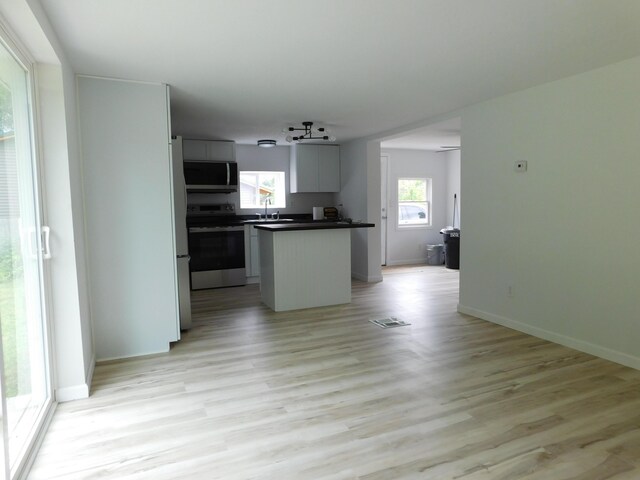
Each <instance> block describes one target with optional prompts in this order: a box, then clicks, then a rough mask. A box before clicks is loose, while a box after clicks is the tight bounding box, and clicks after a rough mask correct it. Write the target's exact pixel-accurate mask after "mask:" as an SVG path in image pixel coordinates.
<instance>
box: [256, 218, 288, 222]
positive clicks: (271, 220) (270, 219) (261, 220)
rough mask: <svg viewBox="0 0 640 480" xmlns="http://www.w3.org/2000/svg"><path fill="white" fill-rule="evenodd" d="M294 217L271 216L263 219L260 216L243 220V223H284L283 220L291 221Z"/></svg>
mask: <svg viewBox="0 0 640 480" xmlns="http://www.w3.org/2000/svg"><path fill="white" fill-rule="evenodd" d="M293 221H294V219H293V218H281V219H279V220H276V219H273V218H268V219H266V220H265V219H264V218H261V219H260V220H258V219H257V218H256V219H252V220H245V221H244V223H285V222H293Z"/></svg>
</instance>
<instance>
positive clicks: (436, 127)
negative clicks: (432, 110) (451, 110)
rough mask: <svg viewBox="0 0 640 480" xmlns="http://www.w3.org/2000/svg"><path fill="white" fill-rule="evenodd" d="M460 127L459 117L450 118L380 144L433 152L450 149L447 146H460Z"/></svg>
mask: <svg viewBox="0 0 640 480" xmlns="http://www.w3.org/2000/svg"><path fill="white" fill-rule="evenodd" d="M460 127H461V125H460V118H459V117H457V118H452V119H449V120H446V121H444V122H438V123H435V124H432V125H428V126H426V127H422V128H419V129H416V130H411V131H408V132H405V133H403V134H401V135H400V136H397V137H394V138H391V139H386V140H383V141H382V142H380V146H381V147H382V148H403V149H412V150H431V151H435V152H442V151H447V150H451V148H448V147H460V141H461V138H460ZM457 149H458V148H456V149H455V150H457Z"/></svg>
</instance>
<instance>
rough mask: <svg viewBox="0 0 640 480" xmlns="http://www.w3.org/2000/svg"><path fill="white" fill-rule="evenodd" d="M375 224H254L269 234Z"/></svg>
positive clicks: (363, 226) (361, 226) (366, 226)
mask: <svg viewBox="0 0 640 480" xmlns="http://www.w3.org/2000/svg"><path fill="white" fill-rule="evenodd" d="M375 226H376V225H375V223H355V222H353V223H348V222H317V223H275V224H268V225H267V224H264V223H259V224H255V225H254V228H256V229H258V230H267V231H269V232H291V231H294V230H334V229H338V228H371V227H375Z"/></svg>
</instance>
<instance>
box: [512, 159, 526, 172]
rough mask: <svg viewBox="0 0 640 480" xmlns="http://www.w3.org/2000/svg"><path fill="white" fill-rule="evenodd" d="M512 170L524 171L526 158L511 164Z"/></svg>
mask: <svg viewBox="0 0 640 480" xmlns="http://www.w3.org/2000/svg"><path fill="white" fill-rule="evenodd" d="M513 168H514V170H515V171H516V172H526V171H527V161H526V160H520V161H519V162H516V163H515V164H514V166H513Z"/></svg>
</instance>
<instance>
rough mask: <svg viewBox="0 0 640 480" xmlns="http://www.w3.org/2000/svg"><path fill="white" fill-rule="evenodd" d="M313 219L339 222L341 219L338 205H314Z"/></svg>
mask: <svg viewBox="0 0 640 480" xmlns="http://www.w3.org/2000/svg"><path fill="white" fill-rule="evenodd" d="M313 219H314V220H330V221H333V222H337V221H338V220H339V212H338V209H337V208H336V207H313Z"/></svg>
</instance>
